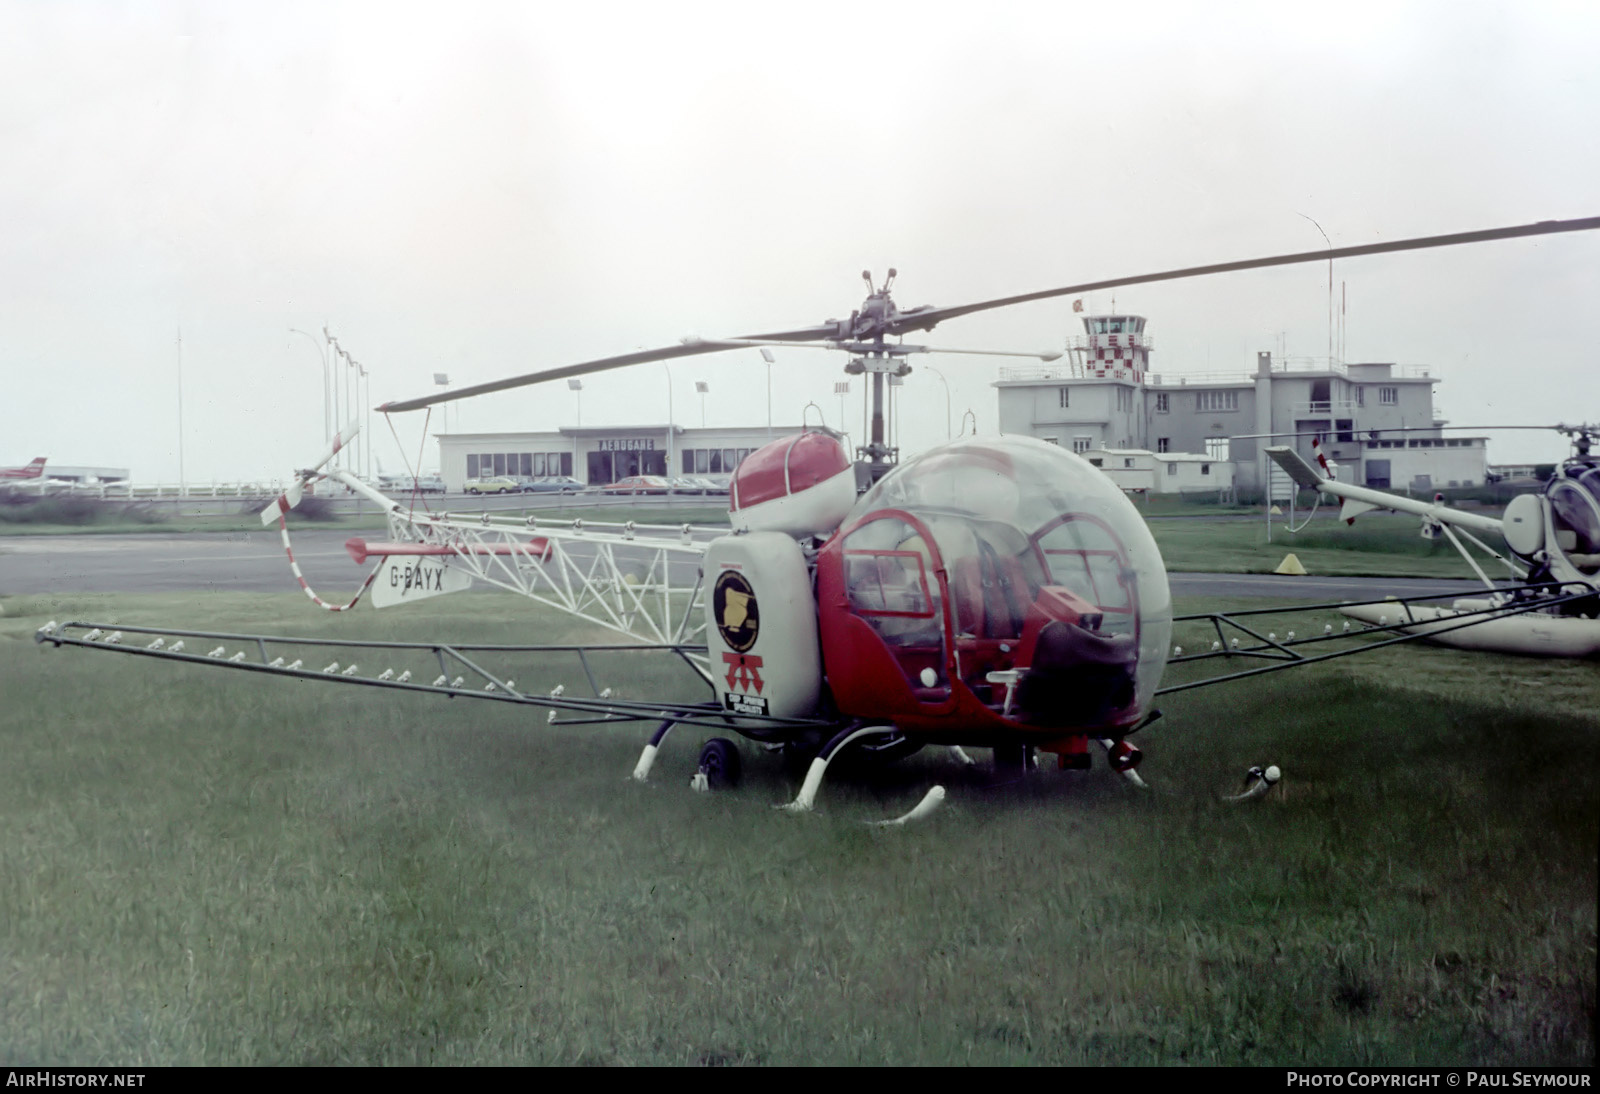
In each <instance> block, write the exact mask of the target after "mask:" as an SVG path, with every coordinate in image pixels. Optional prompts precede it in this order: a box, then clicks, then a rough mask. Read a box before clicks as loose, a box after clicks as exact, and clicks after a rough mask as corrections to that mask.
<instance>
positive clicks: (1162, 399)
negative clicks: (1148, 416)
mask: <svg viewBox="0 0 1600 1094" xmlns="http://www.w3.org/2000/svg"><path fill="white" fill-rule="evenodd" d="M1167 410H1168V407H1167V393H1166V392H1165V391H1158V392H1156V413H1157V414H1165V413H1167Z"/></svg>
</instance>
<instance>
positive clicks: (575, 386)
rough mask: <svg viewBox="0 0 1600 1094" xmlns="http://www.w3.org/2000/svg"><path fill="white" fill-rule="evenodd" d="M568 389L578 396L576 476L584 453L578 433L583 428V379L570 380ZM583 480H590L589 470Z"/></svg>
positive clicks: (574, 441)
mask: <svg viewBox="0 0 1600 1094" xmlns="http://www.w3.org/2000/svg"><path fill="white" fill-rule="evenodd" d="M567 390H568V391H570V392H572V393H573V394H575V395H576V396H577V397H578V424H577V426H576V427H575V428H574V429H573V431H572V473H573V475H574V476H576V475H577V473H578V456H579V455H581V454H582V450H581V449H580V448H579V447H578V445H579V444H580V443H581V441H580V440H579V438H578V433H579V431H581V430H582V429H583V381H582V380H578V379H572V380H568V381H567ZM583 481H584V482H588V481H589V475H588V473H587V472H585V473H584V476H583Z"/></svg>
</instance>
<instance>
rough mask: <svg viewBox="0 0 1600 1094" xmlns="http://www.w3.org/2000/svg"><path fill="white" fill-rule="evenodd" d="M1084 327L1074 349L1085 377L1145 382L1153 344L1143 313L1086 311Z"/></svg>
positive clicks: (1075, 339)
mask: <svg viewBox="0 0 1600 1094" xmlns="http://www.w3.org/2000/svg"><path fill="white" fill-rule="evenodd" d="M1083 329H1084V334H1083V335H1082V336H1081V337H1078V338H1074V339H1073V340H1072V346H1071V350H1072V355H1073V358H1074V359H1075V360H1076V361H1077V363H1078V365H1079V367H1080V368H1081V369H1082V370H1083V372H1082V375H1083V376H1084V377H1085V378H1086V379H1088V378H1092V379H1096V380H1125V381H1127V382H1129V383H1134V384H1142V383H1144V382H1145V374H1146V373H1148V372H1149V371H1150V350H1151V349H1152V348H1153V346H1152V345H1151V342H1150V339H1148V338H1147V337H1145V333H1144V316H1142V315H1086V316H1084V318H1083Z"/></svg>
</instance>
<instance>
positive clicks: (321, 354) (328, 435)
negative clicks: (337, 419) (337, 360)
mask: <svg viewBox="0 0 1600 1094" xmlns="http://www.w3.org/2000/svg"><path fill="white" fill-rule="evenodd" d="M289 333H290V334H301V335H305V337H307V338H309V339H311V344H312V345H313V346H316V349H317V357H318V358H320V359H321V361H322V443H323V444H327V443H328V442H329V441H330V440H332V439H333V432H332V429H333V426H332V425H331V424H330V423H331V422H332V421H333V405H332V403H330V402H329V395H330V392H329V391H328V348H327V347H326V346H317V339H316V336H315V335H313V334H307V333H306V332H305V331H303V330H300V329H299V328H297V327H290V328H289Z"/></svg>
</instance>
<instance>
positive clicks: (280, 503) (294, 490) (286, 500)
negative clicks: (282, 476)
mask: <svg viewBox="0 0 1600 1094" xmlns="http://www.w3.org/2000/svg"><path fill="white" fill-rule="evenodd" d="M360 432H361V422H360V420H359V419H357V420H356V421H353V422H351V423H350V424H349V425H347V426H345V427H344V428H343V429H341V430H340V431H339V435H338V436H337V437H335V438H334V439H333V444H332V445H330V446H329V447H328V451H327V452H325V453H323V456H322V459H320V460H318V461H317V462H316V464H315V465H314V466H312V467H310V468H308V469H306V470H304V471H302V472H300V474H299V476H298V477H297V478H296V479H295V480H294V482H292V483H290V484H289V489H287V490H285V491H284V492H283V493H281V494H279V495H278V496H277V497H276V498H274V499H272V501H271V502H270V503H268V505H267V507H266V508H265V509H263V510H261V526H262V527H263V528H271V527H272V525H273V522H275V521H278V520H281V519H282V518H283V517H284V516H285V515H286V514H287V513H288V512H289V510H291V509H293V508H294V507H295V506H297V505H299V504H300V499H301V498H302V497H304V496H305V489H306V483H308V482H310V481H311V480H312V479H314V478H316V477H317V472H319V471H321V470H322V469H323V468H324V467H326V466H328V464H329V463H331V462H332V461H333V458H334V457H335V456H337V455H338V454H339V453H340V451H341V450H343V448H344V446H345V445H347V444H349V443H350V442H351V441H352V440H354V439H355V435H356V434H357V433H360Z"/></svg>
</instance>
